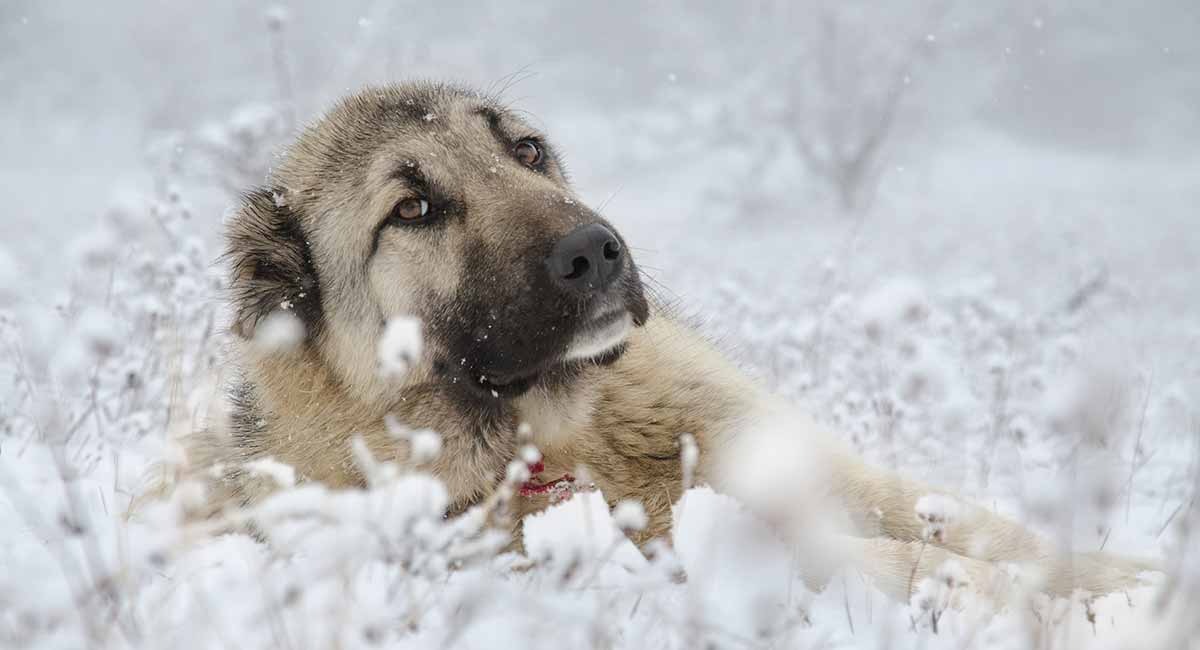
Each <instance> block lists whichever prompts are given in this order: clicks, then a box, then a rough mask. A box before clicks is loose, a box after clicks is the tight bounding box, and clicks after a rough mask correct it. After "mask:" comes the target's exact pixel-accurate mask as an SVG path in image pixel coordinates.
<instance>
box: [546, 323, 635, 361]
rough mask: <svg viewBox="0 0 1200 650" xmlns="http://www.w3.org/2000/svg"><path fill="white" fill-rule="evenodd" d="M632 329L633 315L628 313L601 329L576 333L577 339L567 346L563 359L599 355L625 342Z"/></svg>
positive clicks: (587, 357)
mask: <svg viewBox="0 0 1200 650" xmlns="http://www.w3.org/2000/svg"><path fill="white" fill-rule="evenodd" d="M632 329H633V316H631V315H629V314H628V313H627V314H625V315H624V316H622V317H621V318H620V319H619V320H616V321H614V322H613V323H612V324H610V325H605V326H604V327H603V328H601V329H598V330H595V331H591V332H586V333H583V334H579V335H576V336H575V340H574V341H571V345H570V347H568V348H567V353H566V354H565V355H564V356H563V360H564V361H574V360H576V359H591V358H594V357H598V356H600V355H601V354H604V353H605V352H608V351H609V350H611V349H613V348H615V347H617V346H618V345H620V344H621V343H624V342H625V338H626V337H627V336H629V331H630V330H632Z"/></svg>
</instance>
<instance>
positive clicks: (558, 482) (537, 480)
mask: <svg viewBox="0 0 1200 650" xmlns="http://www.w3.org/2000/svg"><path fill="white" fill-rule="evenodd" d="M544 471H546V464H545V463H543V462H542V461H540V460H539V461H538V462H536V463H529V474H530V478H529V480H528V481H525V482H524V483H522V484H521V489H520V491H519V492H518V494H520V495H521V496H523V497H532V496H539V495H542V494H548V495H550V500H551V501H561V500H563V499H565V498H567V497H568V496H570V495H571V493H572V492H573V491H574V488H575V477H574V476H571V475H570V474H563V475H562V477H561V478H556V479H554V480H553V481H549V482H543V481H542V479H541V477H540V476H538V474H541V473H542V472H544Z"/></svg>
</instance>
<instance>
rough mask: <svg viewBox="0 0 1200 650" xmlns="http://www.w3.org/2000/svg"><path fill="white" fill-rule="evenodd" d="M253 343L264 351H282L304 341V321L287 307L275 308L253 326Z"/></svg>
mask: <svg viewBox="0 0 1200 650" xmlns="http://www.w3.org/2000/svg"><path fill="white" fill-rule="evenodd" d="M253 341H254V345H255V347H257V348H259V349H260V350H262V351H264V352H284V351H287V350H291V349H293V348H295V347H296V346H297V345H299V344H300V343H302V342H303V341H304V323H301V322H300V319H299V318H297V317H296V315H295V314H294V313H292V312H291V311H290V310H288V309H277V310H275V311H273V312H271V313H270V314H267V317H266V318H264V319H263V320H262V322H260V323H259V324H258V325H257V326H256V327H255V328H254V338H253Z"/></svg>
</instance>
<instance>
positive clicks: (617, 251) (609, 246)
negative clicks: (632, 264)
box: [604, 239, 621, 262]
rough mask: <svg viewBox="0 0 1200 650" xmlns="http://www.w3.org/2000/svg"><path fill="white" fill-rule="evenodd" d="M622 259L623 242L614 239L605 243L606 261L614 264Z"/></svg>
mask: <svg viewBox="0 0 1200 650" xmlns="http://www.w3.org/2000/svg"><path fill="white" fill-rule="evenodd" d="M619 257H621V242H619V241H617V240H615V239H613V240H610V241H608V242H605V243H604V259H606V260H608V261H610V262H612V261H614V260H616V259H617V258H619Z"/></svg>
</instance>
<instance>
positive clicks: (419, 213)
mask: <svg viewBox="0 0 1200 650" xmlns="http://www.w3.org/2000/svg"><path fill="white" fill-rule="evenodd" d="M392 214H393V215H394V216H395V217H396V218H397V219H399V220H400V221H415V220H417V219H420V218H421V217H423V216H425V215H426V214H429V202H428V201H426V200H425V199H404V200H403V201H401V202H399V203H397V204H396V207H395V208H394V209H392Z"/></svg>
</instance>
